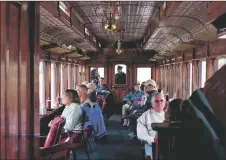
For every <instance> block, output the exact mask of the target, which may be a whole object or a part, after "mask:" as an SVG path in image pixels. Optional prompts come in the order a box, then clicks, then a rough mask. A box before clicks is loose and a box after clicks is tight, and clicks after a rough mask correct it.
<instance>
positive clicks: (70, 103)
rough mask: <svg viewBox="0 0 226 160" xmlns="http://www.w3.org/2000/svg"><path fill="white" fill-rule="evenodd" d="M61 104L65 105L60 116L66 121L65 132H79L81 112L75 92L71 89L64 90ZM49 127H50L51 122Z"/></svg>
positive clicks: (81, 118)
mask: <svg viewBox="0 0 226 160" xmlns="http://www.w3.org/2000/svg"><path fill="white" fill-rule="evenodd" d="M63 104H65V105H66V106H65V109H64V111H63V112H62V114H61V116H62V117H64V118H65V119H66V123H65V125H64V130H65V132H70V131H73V130H74V131H75V130H81V129H82V120H83V112H82V110H81V108H80V107H79V104H80V99H79V96H78V93H77V91H76V90H73V89H67V90H65V93H64V96H63ZM49 125H51V122H50V124H49Z"/></svg>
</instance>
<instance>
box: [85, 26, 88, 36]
mask: <svg viewBox="0 0 226 160" xmlns="http://www.w3.org/2000/svg"><path fill="white" fill-rule="evenodd" d="M85 33H86V34H87V35H89V31H88V29H87V28H86V27H85Z"/></svg>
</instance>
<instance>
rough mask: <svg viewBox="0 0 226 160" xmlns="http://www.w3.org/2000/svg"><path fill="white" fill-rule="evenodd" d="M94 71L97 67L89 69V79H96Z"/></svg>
mask: <svg viewBox="0 0 226 160" xmlns="http://www.w3.org/2000/svg"><path fill="white" fill-rule="evenodd" d="M96 72H97V69H96V68H93V69H92V70H91V71H90V81H92V80H94V79H96V80H98V77H97V75H96Z"/></svg>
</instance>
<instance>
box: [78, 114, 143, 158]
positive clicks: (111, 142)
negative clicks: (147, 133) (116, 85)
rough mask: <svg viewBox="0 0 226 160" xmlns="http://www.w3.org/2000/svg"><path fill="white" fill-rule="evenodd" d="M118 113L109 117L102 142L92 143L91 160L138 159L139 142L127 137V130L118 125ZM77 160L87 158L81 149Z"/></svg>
mask: <svg viewBox="0 0 226 160" xmlns="http://www.w3.org/2000/svg"><path fill="white" fill-rule="evenodd" d="M120 118H121V116H119V115H114V116H112V117H111V118H110V119H109V125H108V127H107V131H108V137H107V139H106V141H105V143H104V144H99V143H98V144H97V145H96V146H95V147H94V146H93V145H92V148H93V150H94V151H93V153H92V155H91V160H140V159H142V158H141V154H140V143H139V141H138V140H131V139H129V136H128V134H129V131H128V130H125V129H124V128H122V127H121V125H120ZM77 159H78V160H85V159H87V157H86V154H85V152H84V151H83V150H81V151H78V153H77Z"/></svg>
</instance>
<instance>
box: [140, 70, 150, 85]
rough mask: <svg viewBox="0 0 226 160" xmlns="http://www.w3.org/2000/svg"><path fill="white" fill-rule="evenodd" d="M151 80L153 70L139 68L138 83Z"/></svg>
mask: <svg viewBox="0 0 226 160" xmlns="http://www.w3.org/2000/svg"><path fill="white" fill-rule="evenodd" d="M149 79H151V68H137V82H138V83H140V84H141V83H142V82H144V81H147V80H149Z"/></svg>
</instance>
